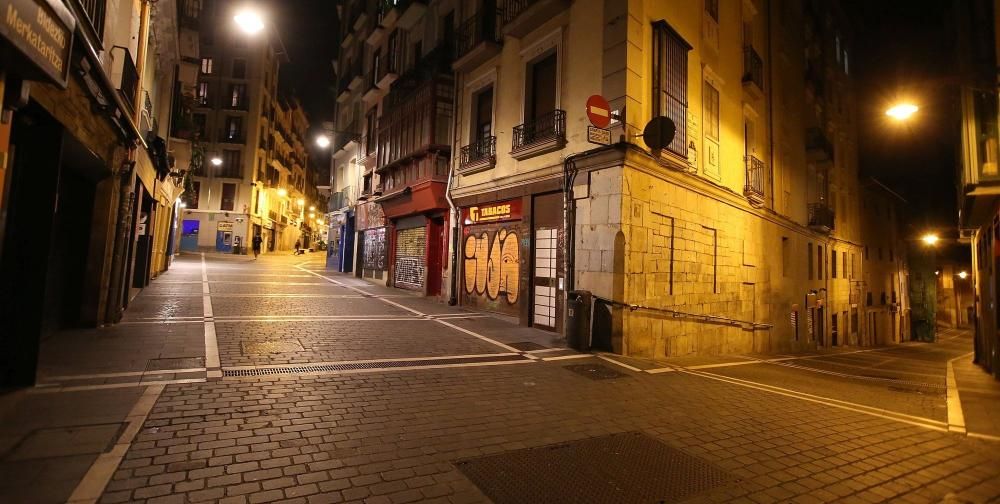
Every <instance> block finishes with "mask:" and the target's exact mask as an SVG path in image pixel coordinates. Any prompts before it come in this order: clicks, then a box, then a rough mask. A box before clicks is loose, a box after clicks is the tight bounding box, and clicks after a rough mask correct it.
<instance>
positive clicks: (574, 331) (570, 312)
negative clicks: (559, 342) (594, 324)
mask: <svg viewBox="0 0 1000 504" xmlns="http://www.w3.org/2000/svg"><path fill="white" fill-rule="evenodd" d="M592 299H593V296H591V294H590V291H583V290H579V291H569V295H568V296H567V300H566V303H567V306H566V345H567V346H569V347H570V348H572V349H574V350H578V351H580V352H587V351H590V304H591V300H592Z"/></svg>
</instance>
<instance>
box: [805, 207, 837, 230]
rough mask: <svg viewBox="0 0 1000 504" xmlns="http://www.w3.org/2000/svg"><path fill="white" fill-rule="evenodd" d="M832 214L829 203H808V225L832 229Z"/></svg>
mask: <svg viewBox="0 0 1000 504" xmlns="http://www.w3.org/2000/svg"><path fill="white" fill-rule="evenodd" d="M833 225H834V214H833V209H832V208H830V205H828V204H826V203H823V202H820V203H811V204H810V205H809V226H810V227H815V228H821V229H823V230H825V231H831V230H833Z"/></svg>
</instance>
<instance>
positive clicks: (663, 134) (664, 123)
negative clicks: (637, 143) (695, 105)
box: [642, 116, 677, 150]
mask: <svg viewBox="0 0 1000 504" xmlns="http://www.w3.org/2000/svg"><path fill="white" fill-rule="evenodd" d="M676 134H677V125H675V124H674V121H673V120H671V119H670V118H669V117H663V116H660V117H654V118H653V119H652V120H651V121H649V123H647V124H646V127H645V128H643V130H642V139H643V140H644V141H645V142H646V145H648V146H649V148H650V149H653V150H660V149H663V148H664V147H666V146H668V145H670V142H673V141H674V135H676Z"/></svg>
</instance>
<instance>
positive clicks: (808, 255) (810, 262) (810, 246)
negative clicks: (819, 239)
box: [806, 243, 813, 280]
mask: <svg viewBox="0 0 1000 504" xmlns="http://www.w3.org/2000/svg"><path fill="white" fill-rule="evenodd" d="M806 257H808V258H809V280H812V279H813V244H812V243H810V244H809V253H808V254H806Z"/></svg>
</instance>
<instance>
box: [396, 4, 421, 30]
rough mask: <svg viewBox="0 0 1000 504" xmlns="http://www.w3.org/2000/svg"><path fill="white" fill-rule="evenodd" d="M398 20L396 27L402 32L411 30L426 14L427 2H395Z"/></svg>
mask: <svg viewBox="0 0 1000 504" xmlns="http://www.w3.org/2000/svg"><path fill="white" fill-rule="evenodd" d="M396 9H398V10H399V19H398V20H396V26H398V27H399V28H401V29H403V30H407V31H409V30H412V29H413V27H414V26H416V24H417V21H419V20H420V18H421V17H423V15H424V12H427V0H396Z"/></svg>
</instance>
